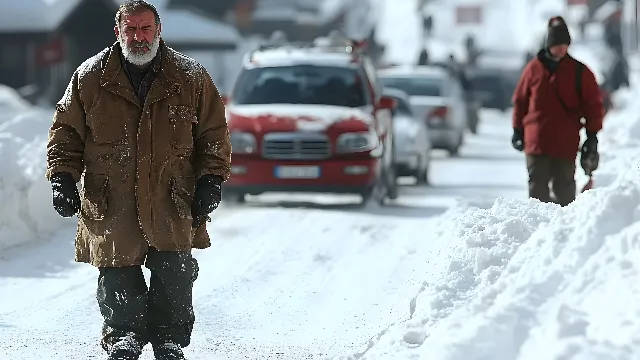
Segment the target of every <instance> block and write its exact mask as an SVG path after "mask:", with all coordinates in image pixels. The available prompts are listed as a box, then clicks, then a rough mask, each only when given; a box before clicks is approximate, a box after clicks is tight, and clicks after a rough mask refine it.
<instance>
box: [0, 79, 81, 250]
mask: <svg viewBox="0 0 640 360" xmlns="http://www.w3.org/2000/svg"><path fill="white" fill-rule="evenodd" d="M52 114H53V110H49V109H40V108H35V107H33V106H31V105H30V104H29V103H28V102H26V101H25V100H23V99H22V98H21V97H20V95H18V94H17V93H16V92H15V91H14V90H13V89H11V88H9V87H7V86H2V87H0V203H1V204H2V206H0V256H2V251H3V249H4V248H6V247H9V246H13V245H17V244H21V243H24V242H28V241H31V240H34V239H37V238H46V237H47V236H49V235H51V233H52V231H55V230H57V229H58V228H60V226H64V225H70V224H73V220H72V219H61V218H60V217H59V216H58V214H57V213H56V212H55V211H54V210H53V208H52V207H51V206H50V199H51V187H50V185H49V183H48V182H47V181H46V180H45V178H44V170H45V150H46V139H47V131H48V129H49V126H50V124H51V115H52ZM45 199H46V201H45ZM47 201H48V202H47Z"/></svg>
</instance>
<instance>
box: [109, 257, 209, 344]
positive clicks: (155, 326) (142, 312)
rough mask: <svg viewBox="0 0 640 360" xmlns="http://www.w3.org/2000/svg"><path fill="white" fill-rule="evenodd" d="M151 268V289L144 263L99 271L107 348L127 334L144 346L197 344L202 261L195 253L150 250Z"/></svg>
mask: <svg viewBox="0 0 640 360" xmlns="http://www.w3.org/2000/svg"><path fill="white" fill-rule="evenodd" d="M145 266H146V267H147V268H148V269H149V270H150V271H151V279H150V281H149V287H147V284H146V282H145V279H144V274H143V272H142V267H140V266H128V267H117V268H114V267H109V268H100V269H99V270H100V275H99V277H98V290H97V299H98V305H99V307H100V313H101V314H102V317H103V318H104V323H103V327H102V341H101V345H102V347H103V349H105V350H106V351H109V349H110V348H111V346H112V345H113V344H115V343H116V342H118V341H119V340H121V339H123V338H124V337H130V338H133V339H135V340H136V341H138V342H139V343H140V344H141V345H144V344H146V343H148V342H151V343H152V344H153V343H164V342H173V343H175V344H178V345H180V346H182V347H186V346H188V345H189V343H190V342H191V331H192V329H193V324H194V321H195V316H194V312H193V283H194V281H195V280H196V279H197V277H198V263H197V261H196V259H195V258H193V256H192V255H191V252H190V251H189V252H177V251H176V252H174V251H158V250H156V249H155V248H149V251H148V253H147V259H146V262H145Z"/></svg>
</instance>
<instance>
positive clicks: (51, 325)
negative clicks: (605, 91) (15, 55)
mask: <svg viewBox="0 0 640 360" xmlns="http://www.w3.org/2000/svg"><path fill="white" fill-rule="evenodd" d="M396 1H397V0H388V1H387V4H389V3H391V2H393V3H394V4H395V3H396ZM408 3H413V2H410V1H408ZM414 5H415V4H413V5H412V6H411V7H410V6H407V7H406V8H405V7H403V6H404V5H403V6H400V4H398V6H397V7H395V8H394V7H391V6H389V7H388V9H389V11H384V12H382V13H383V14H384V16H383V20H382V23H385V24H387V25H386V26H388V24H391V23H392V21H391V20H390V19H389V17H393V16H395V17H396V20H397V19H409V18H410V16H408V15H407V14H408V13H407V12H408V11H411V12H412V13H413V12H415V6H414ZM398 9H404V11H405V13H404V15H403V14H402V12H401V11H400V10H398ZM385 19H386V20H385ZM396 23H397V27H396V28H395V29H392V28H390V27H389V28H388V30H387V31H388V32H397V33H396V34H395V38H396V39H401V40H398V43H399V44H402V41H405V40H406V37H408V36H407V33H403V32H402V28H401V27H403V26H407V24H406V23H413V24H416V21H415V19H413V20H411V19H409V20H408V21H407V22H406V23H405V22H402V21H396ZM416 36H417V35H416ZM383 37H384V38H386V39H393V36H392V34H389V33H387V34H386V35H383ZM400 47H401V45H398V47H397V48H396V47H393V46H392V47H390V48H391V54H392V55H391V56H392V58H393V57H395V58H396V59H398V60H401V59H400V58H401V54H400ZM409 49H411V51H406V53H405V57H406V56H412V55H413V54H409V53H411V52H413V50H416V49H419V45H416V38H414V39H413V45H411V46H410V47H409ZM406 61H407V60H406V58H405V62H406ZM633 80H634V81H632V83H633V84H637V80H638V79H636V78H634V79H633ZM6 94H9V95H6ZM639 96H640V89H623V90H621V91H619V92H618V93H616V94H615V96H614V102H615V104H616V105H617V106H618V109H616V110H614V111H612V112H611V113H610V114H609V115H608V116H607V119H606V121H605V130H604V131H603V132H602V134H601V135H600V149H601V166H600V168H599V169H598V170H597V171H596V173H595V184H596V188H595V189H594V190H590V191H588V192H586V193H584V194H581V195H580V196H579V197H578V199H577V200H576V201H575V202H574V203H573V204H571V205H570V206H569V207H566V208H561V207H559V206H557V205H554V204H542V203H540V202H538V201H536V200H528V199H526V171H525V168H524V159H523V156H522V154H521V153H517V152H515V151H514V150H513V149H511V148H510V144H509V136H510V119H509V114H505V113H498V112H494V111H485V112H483V114H482V120H481V125H480V133H479V134H478V135H477V136H469V137H468V138H467V140H466V142H465V146H464V147H463V149H462V151H461V154H460V157H459V158H448V157H446V156H440V155H437V156H435V157H434V160H433V161H434V164H433V167H432V169H431V172H432V174H431V175H432V181H433V186H432V187H420V186H411V185H405V186H402V187H401V196H400V198H399V199H398V200H397V201H396V202H395V203H393V204H391V205H390V206H388V207H385V208H379V207H375V206H374V207H366V208H364V209H360V208H358V207H356V206H351V205H349V204H344V203H341V202H339V201H338V200H335V199H334V198H333V197H331V196H326V195H316V196H307V197H304V199H306V200H300V198H301V197H297V196H295V197H294V196H283V195H274V196H263V197H255V198H254V197H251V198H250V199H249V200H250V201H249V203H248V204H247V205H245V206H241V207H227V206H225V205H223V206H222V207H221V208H220V209H218V210H216V213H215V214H214V215H215V216H214V220H213V222H212V223H210V224H209V225H208V226H209V228H208V229H209V231H210V234H211V237H212V248H211V249H207V250H198V251H195V256H196V258H197V259H198V261H199V263H200V278H199V279H198V281H196V284H195V289H194V303H195V306H196V317H197V321H196V325H195V329H194V338H193V341H192V345H191V346H189V347H188V348H187V349H186V355H187V358H188V359H190V360H236V359H260V358H273V359H291V360H302V359H333V360H355V359H361V360H378V359H380V360H386V359H393V360H403V359H437V360H473V359H478V360H529V359H531V360H534V359H536V360H537V359H545V360H551V359H555V360H561V359H562V360H591V359H593V360H602V359H616V360H624V359H637V358H638V356H639V355H638V354H639V353H640V350H638V346H639V344H640V335H638V334H640V316H639V315H640V305H639V303H638V301H637V299H638V296H639V295H640V285H639V284H640V272H639V270H640V269H639V265H638V264H640V225H638V224H640V222H639V221H638V220H640V186H639V185H638V177H639V176H640V170H639V169H640V163H639V160H638V159H640V116H638V114H640V103H638V102H637V101H636V99H637V98H638V97H639ZM12 98H13V100H11V99H12ZM16 99H18V100H17V101H16ZM0 106H2V108H0V202H2V207H0V289H2V290H1V292H2V294H9V296H0V354H2V355H0V358H3V356H6V357H7V358H8V359H12V360H32V359H43V360H47V359H50V360H62V359H64V360H74V359H78V360H80V359H87V358H101V357H103V356H104V353H103V352H102V351H101V349H100V348H99V346H98V336H99V333H100V327H101V318H100V314H99V312H98V308H97V304H96V300H95V286H96V278H97V272H96V270H95V269H94V268H92V267H91V266H88V265H85V264H78V263H74V262H73V240H74V230H75V229H74V225H75V219H74V218H72V219H61V218H60V217H59V216H58V215H57V214H56V213H55V212H54V210H53V209H52V207H51V200H50V199H51V194H50V188H49V184H48V183H47V182H46V181H45V179H44V175H43V174H44V154H45V144H46V137H47V130H48V127H49V125H50V121H51V114H52V110H51V109H39V108H33V107H31V106H25V103H23V102H21V100H19V98H17V97H16V95H15V93H12V92H11V91H10V90H5V89H4V88H0ZM577 179H578V181H579V185H581V184H582V183H584V182H585V181H586V179H585V177H584V176H583V175H582V174H579V175H578V176H577ZM309 199H310V201H309ZM15 245H21V246H15ZM9 247H12V248H9ZM147 275H148V274H147ZM151 358H152V355H151V352H150V350H149V349H146V350H145V353H144V355H143V357H142V359H144V360H150V359H151Z"/></svg>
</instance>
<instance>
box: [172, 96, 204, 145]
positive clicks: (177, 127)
mask: <svg viewBox="0 0 640 360" xmlns="http://www.w3.org/2000/svg"><path fill="white" fill-rule="evenodd" d="M169 122H170V125H171V134H172V136H171V139H172V146H173V147H174V148H179V149H180V148H182V149H184V148H193V135H194V134H193V132H194V127H195V125H196V124H197V123H198V117H197V116H196V109H195V108H194V107H193V106H189V105H169Z"/></svg>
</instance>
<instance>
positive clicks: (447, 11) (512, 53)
mask: <svg viewBox="0 0 640 360" xmlns="http://www.w3.org/2000/svg"><path fill="white" fill-rule="evenodd" d="M119 1H121V0H21V1H14V0H0V9H1V11H0V84H4V85H6V86H9V87H11V88H13V89H16V90H17V91H18V92H19V94H21V95H22V96H24V97H25V98H26V99H28V100H29V101H30V102H33V103H41V104H51V103H52V102H54V101H57V100H58V99H59V98H60V97H61V95H62V93H63V91H64V88H65V87H66V84H67V82H68V79H69V78H70V76H71V73H72V72H73V70H74V69H75V68H76V67H77V66H78V65H79V64H80V63H81V62H82V61H84V60H85V59H87V58H88V57H90V56H92V55H94V54H96V53H97V52H99V51H100V50H102V49H103V48H104V47H106V46H108V45H110V44H111V43H113V42H114V41H115V38H114V35H113V22H114V13H115V10H116V8H117V6H118V4H119ZM151 2H152V3H154V4H155V5H156V6H157V7H158V9H159V12H160V14H161V17H162V22H163V34H162V35H163V38H164V39H165V40H166V41H167V42H168V43H169V44H170V46H172V47H174V48H175V49H177V50H179V51H181V52H184V53H185V54H187V55H190V56H192V57H194V58H195V59H196V60H198V61H200V62H201V63H202V64H203V65H205V66H206V67H207V69H208V70H209V71H210V73H211V75H212V77H213V79H214V81H215V82H216V84H217V85H218V86H219V87H220V88H221V90H222V91H224V92H227V91H229V89H230V87H231V85H232V83H233V81H234V79H235V77H236V76H237V73H238V71H239V68H240V61H239V59H241V57H242V56H243V55H244V53H246V52H247V51H248V50H250V49H251V48H253V47H254V46H255V45H256V44H257V43H259V42H260V41H262V39H264V38H267V37H269V36H270V35H271V34H272V33H273V32H274V31H277V30H280V31H282V32H284V33H285V34H286V36H287V38H288V39H289V40H292V41H301V40H302V41H304V40H312V39H314V38H316V37H318V36H324V35H327V34H328V33H329V32H330V31H331V30H341V31H342V32H343V33H344V34H346V35H348V36H349V37H352V38H359V39H367V40H368V41H369V45H370V48H369V51H370V54H371V55H372V57H373V58H374V59H375V60H376V61H380V62H386V63H388V64H392V63H403V62H407V59H410V58H412V57H411V56H407V54H415V56H414V57H413V58H415V59H416V60H417V59H418V54H419V51H420V50H421V49H420V48H416V45H417V46H418V47H420V44H416V42H415V37H416V33H417V32H420V36H423V38H424V39H423V41H422V44H423V45H424V46H425V47H426V49H427V50H428V51H429V54H430V56H431V58H432V60H434V59H438V58H441V60H446V59H447V58H449V55H451V54H453V55H455V57H456V59H457V60H459V61H461V62H463V61H466V60H467V59H466V58H467V55H468V52H467V50H469V46H471V47H475V48H474V50H480V49H482V50H483V51H485V53H486V54H487V56H485V58H486V60H487V61H491V59H490V56H488V55H490V54H491V53H494V54H495V55H496V56H497V58H498V59H499V63H501V64H502V63H504V62H505V59H506V60H507V61H509V62H510V64H512V65H513V66H515V67H518V66H521V65H522V62H523V61H524V59H525V58H526V54H527V53H528V52H530V51H532V49H535V48H536V47H537V46H538V45H539V44H540V42H541V39H542V37H543V35H544V23H545V22H546V20H547V19H548V18H549V17H550V16H551V15H554V14H564V15H565V16H566V17H567V19H568V20H569V21H570V22H571V24H572V27H573V28H572V30H573V31H572V32H573V35H574V37H576V38H582V40H584V41H589V42H590V45H593V46H601V45H602V44H604V43H606V44H608V45H609V46H610V47H612V48H614V49H615V50H616V51H615V54H618V55H624V54H629V53H632V52H635V51H637V50H638V43H639V41H638V39H639V36H638V34H639V32H640V31H639V27H638V9H637V8H638V5H637V1H633V0H626V1H612V0H609V1H605V0H396V1H395V3H396V4H397V6H391V7H388V8H387V9H385V1H383V0H215V1H211V0H152V1H151ZM407 5H409V6H410V7H411V8H412V10H411V12H409V13H407V12H406V10H404V9H406V7H407ZM398 11H405V13H404V14H400V19H403V20H402V21H398V17H394V14H393V13H394V12H398ZM385 13H386V16H385ZM385 19H386V21H385ZM389 28H395V31H391V32H390V31H389V30H388V29H389ZM397 32H402V33H405V34H406V35H404V36H400V37H399V38H398V37H395V38H390V36H392V35H393V34H395V33H397ZM392 37H393V36H392ZM398 39H400V40H398ZM385 49H386V50H387V51H385ZM608 55H611V54H608ZM610 57H611V56H610ZM611 61H612V60H611V59H609V61H608V62H607V64H608V65H607V66H609V67H611V64H610V63H611ZM601 71H604V72H607V71H610V70H608V69H601ZM602 76H604V74H603V75H602Z"/></svg>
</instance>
